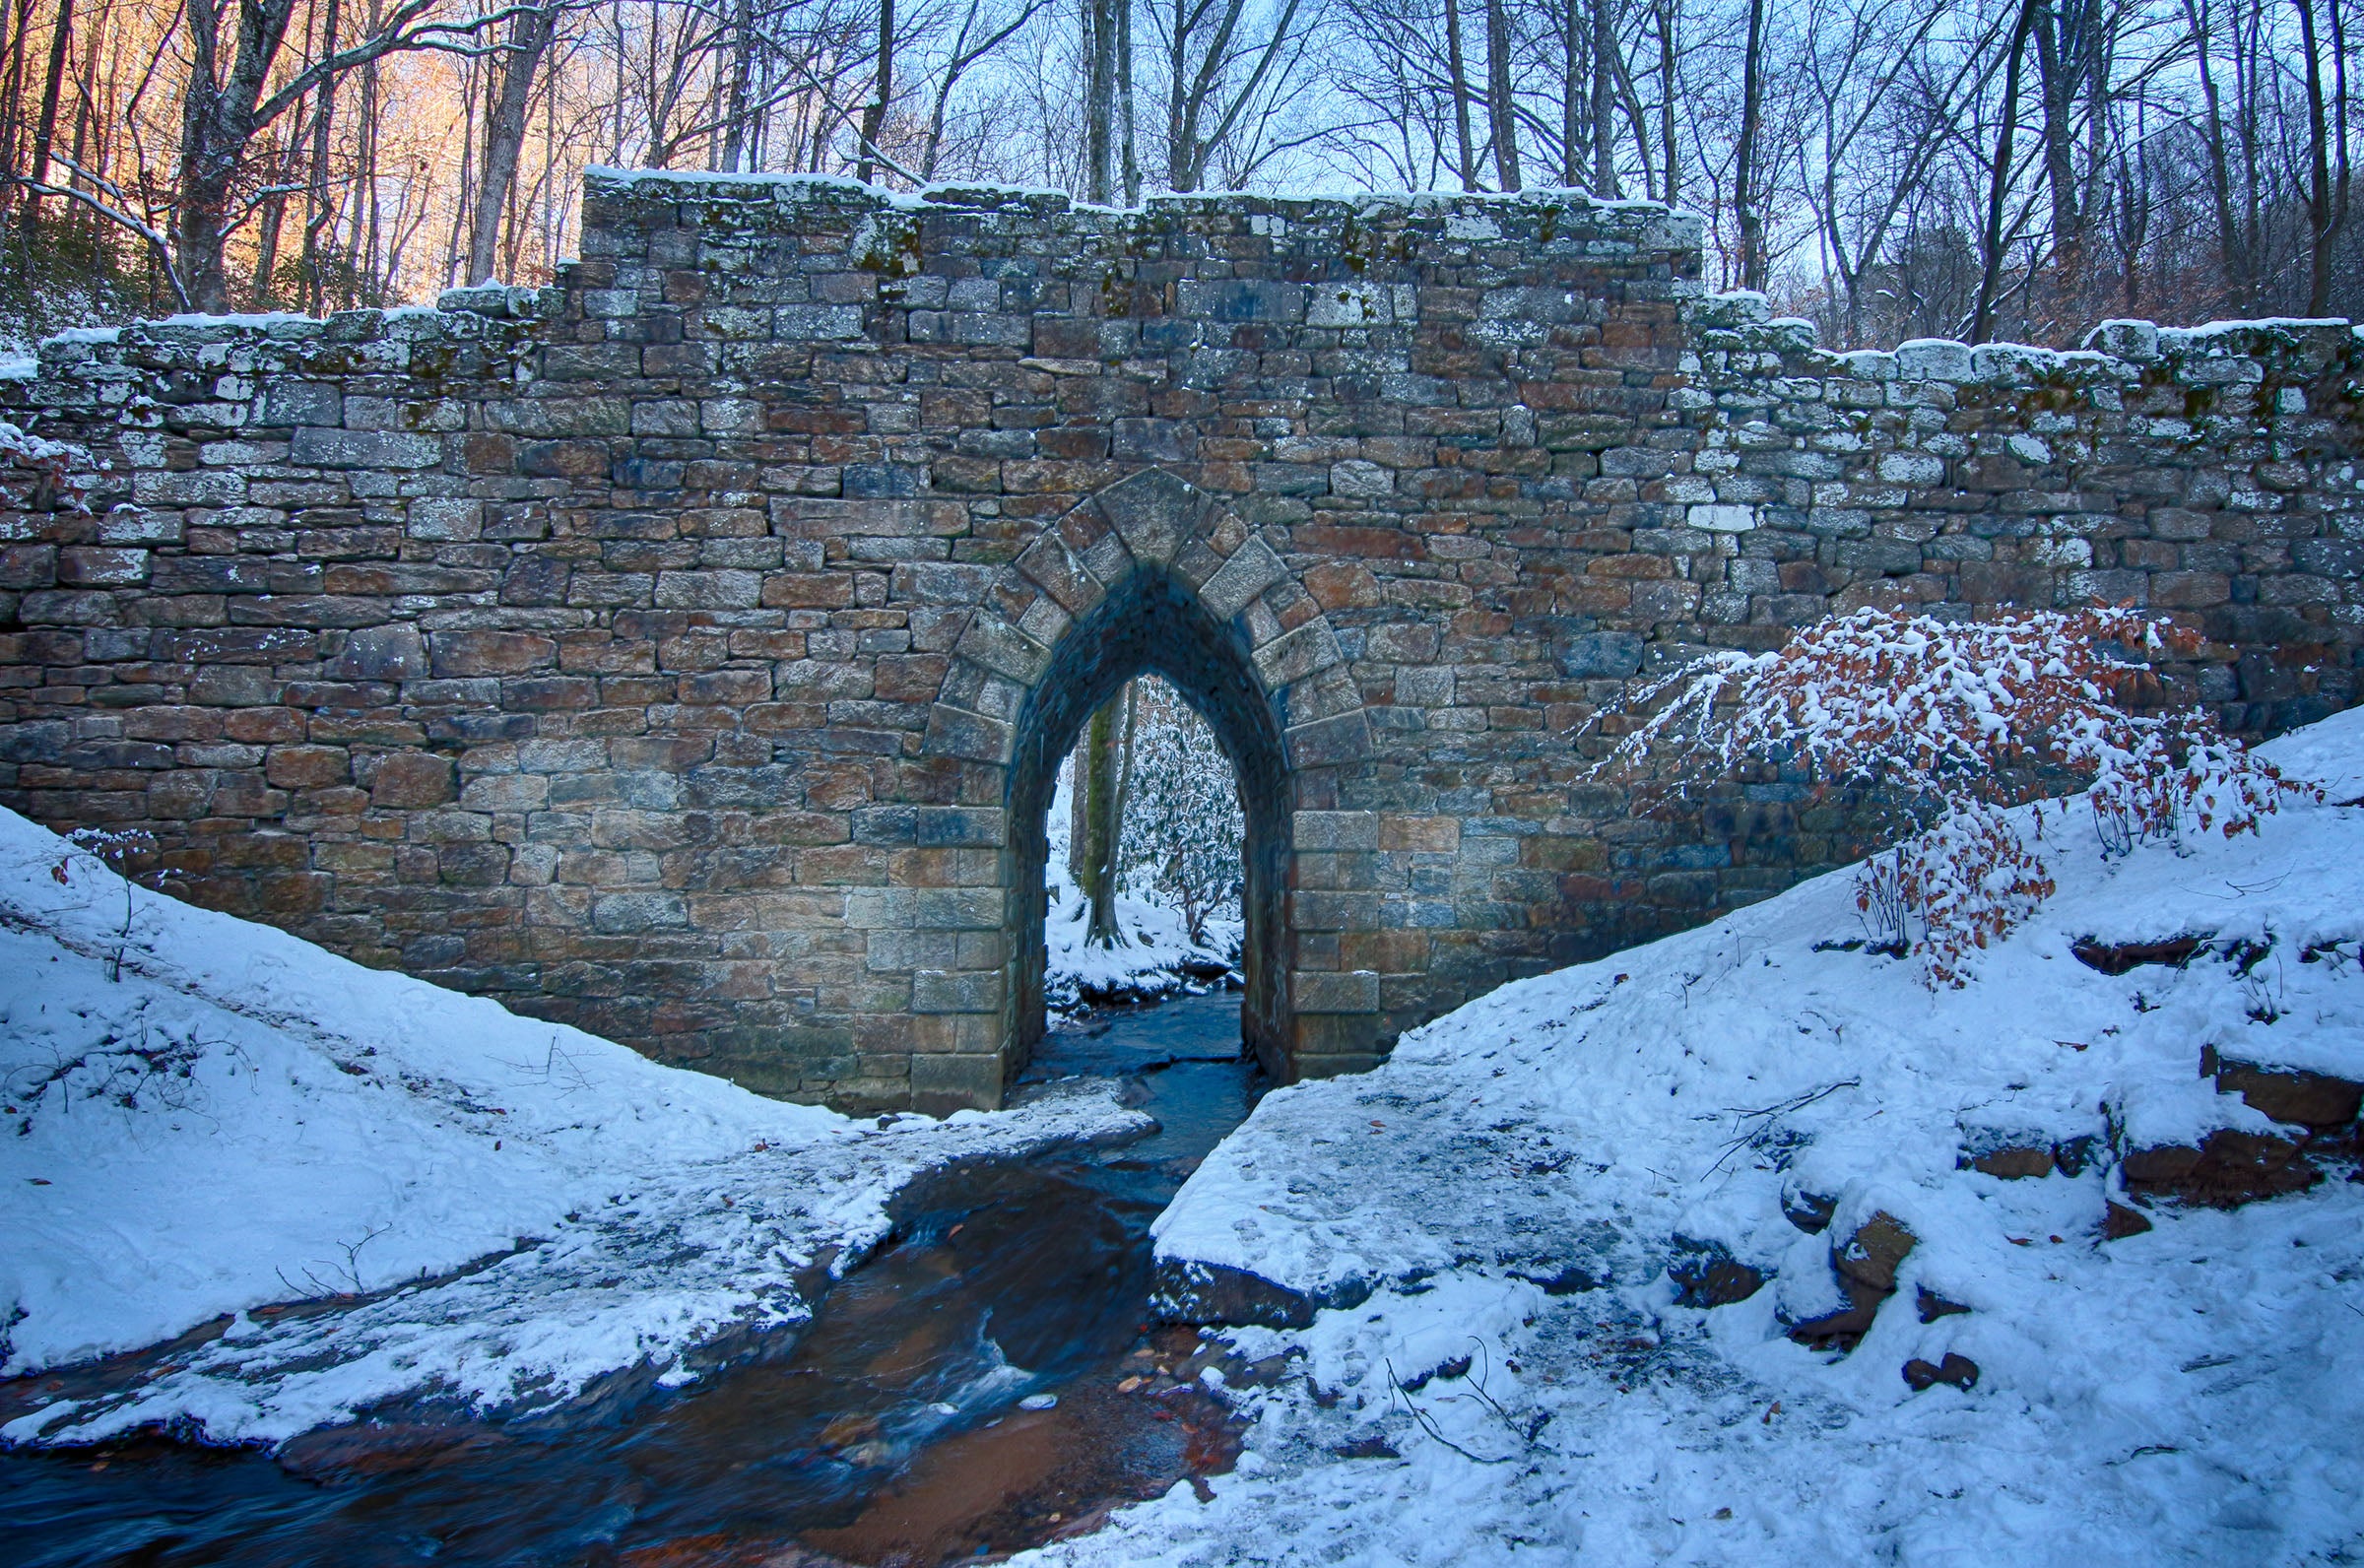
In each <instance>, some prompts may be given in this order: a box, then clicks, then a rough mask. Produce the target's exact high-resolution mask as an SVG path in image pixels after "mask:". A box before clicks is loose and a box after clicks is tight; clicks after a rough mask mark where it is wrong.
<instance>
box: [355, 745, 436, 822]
mask: <svg viewBox="0 0 2364 1568" xmlns="http://www.w3.org/2000/svg"><path fill="white" fill-rule="evenodd" d="M368 782H369V804H370V805H371V806H374V807H376V808H377V809H378V810H379V811H422V810H425V809H427V808H428V807H434V806H441V805H444V804H446V803H448V802H450V801H452V800H454V799H456V798H457V797H458V791H457V790H456V789H455V788H454V787H453V784H452V769H451V759H450V758H448V757H442V756H436V755H434V754H433V753H432V752H428V751H392V752H388V753H387V754H385V755H383V756H380V757H379V758H377V760H376V761H375V762H374V763H372V764H371V765H370V768H369V773H368Z"/></svg>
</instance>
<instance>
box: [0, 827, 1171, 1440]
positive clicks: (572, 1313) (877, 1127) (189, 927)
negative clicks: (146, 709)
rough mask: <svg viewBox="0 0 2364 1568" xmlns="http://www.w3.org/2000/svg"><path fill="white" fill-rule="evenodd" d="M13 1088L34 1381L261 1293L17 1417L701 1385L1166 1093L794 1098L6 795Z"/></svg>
mask: <svg viewBox="0 0 2364 1568" xmlns="http://www.w3.org/2000/svg"><path fill="white" fill-rule="evenodd" d="M0 1088H4V1090H5V1092H4V1093H0V1103H4V1104H5V1118H6V1119H5V1124H4V1125H0V1374H5V1375H16V1374H24V1373H29V1372H33V1371H37V1370H40V1369H44V1368H50V1367H56V1366H62V1365H66V1364H69V1363H73V1362H77V1361H81V1360H85V1359H88V1358H90V1357H94V1356H99V1355H104V1354H107V1353H109V1352H114V1351H119V1350H126V1349H131V1348H135V1347H138V1346H143V1345H147V1344H151V1343H154V1342H156V1341H159V1340H162V1339H168V1338H170V1337H172V1336H176V1335H180V1334H182V1333H184V1332H186V1331H190V1330H193V1329H198V1328H200V1327H201V1326H204V1325H208V1324H209V1323H211V1324H214V1325H215V1326H216V1327H224V1326H223V1325H222V1324H221V1322H220V1320H223V1319H225V1318H230V1315H232V1314H234V1315H235V1316H234V1318H230V1321H229V1322H228V1323H227V1326H226V1332H222V1333H220V1334H219V1335H218V1336H217V1337H211V1338H209V1339H207V1340H206V1342H204V1343H202V1344H201V1345H198V1346H195V1347H193V1348H192V1349H191V1350H190V1351H189V1353H187V1354H185V1355H179V1356H176V1357H175V1358H174V1360H175V1364H174V1365H173V1367H172V1368H171V1369H170V1370H167V1371H165V1372H164V1373H163V1374H162V1375H160V1376H157V1377H155V1378H153V1379H151V1380H149V1381H147V1382H145V1383H144V1384H142V1385H141V1386H140V1387H139V1388H138V1389H137V1390H136V1391H121V1390H119V1391H117V1392H115V1393H114V1394H112V1395H110V1396H109V1397H107V1398H104V1399H99V1400H88V1401H85V1402H83V1403H80V1404H76V1403H74V1402H70V1401H67V1402H52V1403H49V1404H47V1405H44V1406H43V1407H41V1408H39V1409H36V1410H34V1411H33V1412H32V1413H29V1414H24V1415H21V1416H19V1417H18V1418H16V1419H15V1420H13V1421H10V1422H9V1423H8V1424H7V1425H6V1426H5V1427H4V1428H0V1439H5V1440H6V1441H12V1442H27V1441H35V1440H38V1441H42V1442H61V1441H62V1442H87V1441H93V1440H97V1439H99V1438H102V1437H104V1436H107V1435H109V1434H112V1433H116V1432H121V1431H125V1430H129V1429H131V1428H134V1427H137V1426H141V1425H144V1424H150V1423H159V1424H161V1423H173V1424H175V1425H176V1426H178V1427H179V1428H180V1429H182V1430H184V1431H188V1432H190V1433H191V1434H192V1435H198V1436H202V1437H204V1438H206V1439H208V1440H211V1441H217V1442H267V1441H275V1440H279V1439H284V1438H286V1437H288V1436H291V1435H293V1434H295V1433H296V1432H299V1431H302V1430H304V1429H306V1428H308V1427H311V1426H315V1425H318V1424H321V1423H324V1422H331V1421H337V1420H343V1419H349V1418H351V1417H352V1416H353V1415H354V1414H355V1413H356V1412H358V1411H361V1410H363V1409H366V1408H368V1407H369V1406H370V1405H374V1404H378V1403H380V1402H384V1401H388V1400H392V1399H397V1398H419V1397H427V1398H433V1399H441V1400H446V1401H449V1402H452V1403H454V1404H456V1405H466V1406H471V1407H475V1408H479V1409H487V1410H498V1409H502V1408H512V1407H516V1406H518V1405H539V1404H545V1403H550V1402H554V1401H559V1400H563V1399H566V1398H569V1397H571V1396H573V1395H576V1394H578V1393H580V1392H582V1391H583V1390H584V1389H586V1388H588V1387H590V1386H592V1385H593V1384H594V1383H595V1381H597V1380H600V1379H602V1378H604V1377H608V1376H610V1375H613V1374H625V1375H627V1376H632V1377H638V1378H641V1379H646V1380H655V1381H659V1382H682V1381H687V1380H688V1379H689V1378H690V1377H692V1376H694V1375H696V1370H697V1368H699V1367H700V1366H701V1365H704V1364H707V1363H709V1362H710V1361H711V1360H712V1359H713V1358H715V1357H716V1356H719V1355H722V1354H725V1353H728V1351H729V1350H730V1348H731V1347H734V1346H736V1347H739V1348H744V1347H745V1346H746V1345H747V1344H748V1342H749V1339H750V1337H751V1336H761V1335H770V1334H775V1333H776V1332H793V1331H794V1330H795V1329H796V1327H797V1326H798V1325H801V1324H802V1323H804V1322H806V1321H807V1320H808V1319H809V1318H810V1317H811V1314H812V1310H813V1307H814V1305H815V1301H816V1299H817V1297H818V1294H819V1293H820V1291H821V1290H822V1289H824V1288H825V1286H826V1284H827V1281H828V1280H829V1278H830V1277H832V1275H833V1274H838V1273H842V1271H843V1270H845V1269H847V1268H850V1267H851V1266H852V1265H853V1264H854V1263H855V1262H856V1261H858V1260H859V1258H860V1257H861V1256H862V1255H863V1254H864V1253H865V1252H866V1251H867V1250H868V1249H869V1248H870V1247H872V1246H874V1245H875V1244H876V1243H877V1242H878V1241H879V1240H880V1239H881V1238H882V1237H884V1236H885V1234H886V1231H887V1229H888V1227H889V1220H888V1215H887V1207H886V1206H887V1203H888V1200H889V1199H890V1198H891V1197H892V1195H893V1194H894V1193H895V1192H896V1191H897V1190H898V1189H899V1188H900V1187H901V1186H902V1185H903V1184H904V1183H905V1182H907V1181H908V1180H909V1179H910V1178H911V1177H912V1176H914V1175H915V1174H917V1173H918V1172H920V1171H922V1170H925V1169H928V1168H931V1167H934V1166H939V1165H942V1164H944V1163H947V1162H949V1161H952V1160H954V1159H960V1158H966V1157H976V1156H1011V1155H1017V1154H1020V1153H1024V1152H1026V1151H1029V1150H1031V1149H1035V1148H1039V1147H1043V1146H1047V1145H1049V1144H1052V1143H1059V1142H1064V1141H1069V1140H1077V1139H1094V1138H1106V1137H1113V1136H1119V1135H1121V1134H1123V1133H1125V1132H1128V1131H1131V1130H1135V1129H1137V1128H1138V1127H1139V1126H1140V1125H1141V1124H1142V1121H1143V1119H1142V1118H1141V1117H1140V1116H1139V1115H1138V1113H1135V1112H1131V1111H1127V1110H1124V1109H1122V1108H1121V1107H1120V1106H1119V1105H1118V1104H1117V1103H1116V1101H1115V1099H1114V1096H1113V1092H1112V1090H1110V1089H1107V1088H1105V1087H1098V1088H1092V1087H1085V1086H1082V1085H1079V1086H1078V1087H1077V1088H1076V1089H1075V1090H1073V1091H1071V1092H1069V1093H1066V1094H1064V1095H1059V1096H1054V1097H1050V1098H1046V1099H1042V1100H1037V1101H1035V1102H1033V1103H1032V1104H1031V1105H1029V1106H1028V1107H1026V1108H1024V1109H1021V1110H1018V1111H1012V1112H1003V1113H998V1114H994V1115H980V1114H978V1113H976V1112H961V1113H959V1114H956V1115H954V1116H952V1117H950V1118H947V1119H945V1120H944V1121H941V1122H938V1121H934V1120H930V1119H928V1118H924V1117H897V1118H882V1119H879V1120H878V1121H856V1120H849V1119H848V1118H845V1117H842V1116H838V1115H835V1114H833V1113H831V1112H828V1111H824V1110H819V1109H815V1108H812V1107H807V1106H798V1105H787V1104H782V1103H779V1102H777V1101H772V1100H766V1099H763V1098H761V1097H759V1096H756V1095H754V1094H751V1093H748V1092H747V1091H745V1090H743V1089H739V1088H737V1087H735V1086H733V1085H731V1084H729V1083H727V1082H724V1081H723V1080H721V1079H719V1078H710V1077H707V1076H705V1075H702V1074H697V1073H691V1072H684V1071H679V1070H676V1069H672V1068H666V1067H660V1066H658V1065H656V1064H655V1063H652V1062H650V1061H648V1060H646V1059H645V1058H642V1057H640V1056H638V1055H636V1054H635V1053H633V1052H631V1051H628V1050H626V1049H624V1047H622V1046H618V1045H615V1044H613V1043H611V1042H609V1041H606V1040H602V1039H599V1038H596V1037H594V1036H591V1035H587V1034H584V1033H582V1032H580V1031H578V1030H575V1029H571V1028H567V1027H563V1026H560V1025H555V1024H550V1023H543V1022H537V1021H535V1020H533V1019H530V1018H524V1017H519V1016H517V1015H515V1014H512V1013H508V1012H506V1011H504V1010H503V1009H501V1008H500V1007H498V1006H496V1005H494V1004H493V1003H491V1002H487V1001H482V1000H477V999H472V998H468V997H462V996H458V995H455V994H454V993H451V992H448V991H443V990H440V989H438V988H436V987H433V986H430V985H427V984H424V983H422V982H420V981H416V980H411V979H407V978H405V977H403V976H400V975H395V974H387V973H382V972H379V971H375V970H370V969H366V968H363V967H361V966H360V965H357V964H354V963H350V962H347V961H346V960H344V959H341V958H337V957H335V956H333V955H331V954H328V953H326V952H323V951H321V950H320V949H318V948H316V947H310V946H309V945H307V944H304V943H302V942H299V941H297V940H296V939H295V938H292V937H289V936H287V935H285V934H284V933H281V932H278V931H274V930H272V929H270V928H267V927H263V926H257V925H253V924H249V923H246V922H243V921H239V920H234V919H232V918H230V917H229V916H226V915H220V914H215V913H211V912H208V911H205V910H200V909H195V908H192V907H189V906H188V905H185V904H181V903H179V902H176V901H174V900H172V899H170V898H165V897H161V896H159V895H157V894H154V893H151V892H148V891H145V890H144V889H140V888H137V887H131V886H128V885H127V884H126V883H125V882H122V881H121V880H120V879H118V878H116V877H115V876H114V875H113V873H112V872H110V871H109V870H108V869H107V868H106V866H105V865H103V864H102V863H101V862H100V861H99V859H98V858H96V857H95V856H93V855H91V854H88V853H85V852H83V851H81V850H78V849H76V848H75V847H74V846H73V845H71V844H69V843H67V842H65V841H64V840H61V839H59V838H56V837H54V836H52V835H51V834H49V833H47V832H44V831H43V830H41V829H40V828H38V827H36V826H34V825H33V824H32V823H30V822H28V821H26V820H25V819H23V818H22V817H16V816H14V815H12V814H9V813H7V812H0ZM472 1266H475V1267H472ZM339 1296H343V1297H348V1298H354V1299H352V1300H350V1301H348V1302H346V1303H345V1304H342V1305H341V1306H340V1307H339V1309H338V1310H335V1311H330V1312H326V1313H294V1314H279V1313H267V1312H262V1311H258V1310H256V1309H262V1308H265V1307H266V1306H269V1305H271V1304H274V1303H284V1302H288V1301H292V1300H299V1299H307V1298H309V1299H315V1300H316V1299H320V1298H334V1297H339Z"/></svg>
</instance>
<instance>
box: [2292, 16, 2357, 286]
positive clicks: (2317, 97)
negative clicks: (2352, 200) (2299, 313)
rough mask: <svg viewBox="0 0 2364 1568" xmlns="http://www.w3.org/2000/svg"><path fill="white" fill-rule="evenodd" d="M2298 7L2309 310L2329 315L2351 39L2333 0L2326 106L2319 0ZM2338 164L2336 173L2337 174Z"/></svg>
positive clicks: (2343, 202) (2341, 201)
mask: <svg viewBox="0 0 2364 1568" xmlns="http://www.w3.org/2000/svg"><path fill="white" fill-rule="evenodd" d="M2291 4H2292V5H2293V6H2294V7H2296V9H2297V11H2298V26H2299V37H2300V41H2301V42H2302V43H2303V45H2304V51H2305V54H2306V80H2307V142H2308V148H2307V155H2308V156H2307V252H2308V253H2307V261H2308V268H2307V314H2308V315H2311V316H2320V315H2324V314H2327V313H2328V312H2329V311H2330V309H2331V261H2332V258H2333V256H2334V255H2335V254H2336V252H2337V250H2338V245H2339V231H2340V229H2343V228H2344V227H2345V226H2346V221H2347V191H2348V152H2347V38H2346V29H2345V27H2344V26H2343V25H2342V23H2341V21H2340V17H2339V0H2330V4H2331V46H2332V55H2331V59H2332V70H2333V72H2334V73H2335V74H2336V87H2335V91H2334V93H2333V95H2332V97H2333V98H2335V99H2336V102H2335V103H2334V104H2332V105H2331V106H2330V107H2328V108H2327V105H2326V103H2325V94H2324V87H2323V57H2322V50H2321V47H2320V46H2319V44H2318V41H2317V37H2316V32H2315V0H2291ZM2334 113H2335V115H2336V121H2335V123H2336V124H2337V126H2338V145H2337V154H2336V157H2335V158H2334V156H2333V150H2332V140H2331V125H2332V123H2333V119H2332V115H2333V114H2334ZM2334 164H2335V165H2336V173H2335V174H2334Z"/></svg>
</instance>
